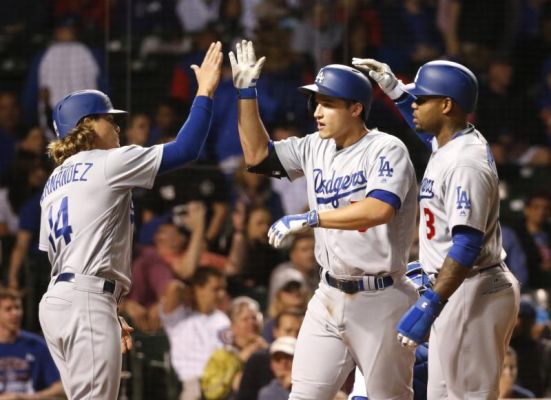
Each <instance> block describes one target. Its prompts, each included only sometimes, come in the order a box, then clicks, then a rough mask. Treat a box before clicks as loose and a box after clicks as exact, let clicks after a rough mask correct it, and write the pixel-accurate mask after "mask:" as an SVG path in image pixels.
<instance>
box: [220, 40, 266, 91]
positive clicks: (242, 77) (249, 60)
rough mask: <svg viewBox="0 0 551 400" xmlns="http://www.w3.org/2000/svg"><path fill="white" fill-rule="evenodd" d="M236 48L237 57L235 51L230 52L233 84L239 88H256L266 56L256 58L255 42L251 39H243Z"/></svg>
mask: <svg viewBox="0 0 551 400" xmlns="http://www.w3.org/2000/svg"><path fill="white" fill-rule="evenodd" d="M235 49H236V53H237V58H236V56H235V55H234V54H233V51H230V53H229V57H230V64H231V71H232V77H233V86H235V88H236V89H238V90H239V89H249V88H251V89H252V88H255V87H256V81H257V80H258V78H259V77H260V71H261V70H262V66H263V65H264V62H265V61H266V57H262V58H261V59H260V60H258V61H257V60H256V55H255V53H254V47H253V42H251V41H246V40H242V41H241V43H237V45H236V46H235Z"/></svg>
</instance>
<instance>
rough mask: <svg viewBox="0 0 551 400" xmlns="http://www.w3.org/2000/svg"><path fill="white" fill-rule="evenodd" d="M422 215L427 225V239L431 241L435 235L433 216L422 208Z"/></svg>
mask: <svg viewBox="0 0 551 400" xmlns="http://www.w3.org/2000/svg"><path fill="white" fill-rule="evenodd" d="M423 214H425V223H426V224H427V239H429V240H431V239H432V238H433V237H434V234H435V233H436V231H435V229H434V214H433V213H432V211H431V210H429V209H428V208H426V207H425V208H423Z"/></svg>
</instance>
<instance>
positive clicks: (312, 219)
mask: <svg viewBox="0 0 551 400" xmlns="http://www.w3.org/2000/svg"><path fill="white" fill-rule="evenodd" d="M307 224H308V226H310V227H312V228H317V227H318V226H320V219H319V214H318V210H311V211H308V215H307Z"/></svg>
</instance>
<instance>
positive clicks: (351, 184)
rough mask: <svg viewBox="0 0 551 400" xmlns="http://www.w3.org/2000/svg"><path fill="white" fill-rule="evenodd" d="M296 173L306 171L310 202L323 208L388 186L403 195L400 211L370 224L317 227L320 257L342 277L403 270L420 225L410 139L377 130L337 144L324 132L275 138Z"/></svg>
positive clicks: (284, 161) (286, 164) (289, 169)
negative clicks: (407, 144) (340, 145)
mask: <svg viewBox="0 0 551 400" xmlns="http://www.w3.org/2000/svg"><path fill="white" fill-rule="evenodd" d="M274 146H275V150H276V152H277V155H278V157H279V159H280V161H281V164H282V165H283V167H284V168H285V170H286V171H287V174H288V175H289V177H290V179H295V178H297V177H299V176H302V175H304V176H306V178H307V190H308V202H309V205H310V208H311V209H317V210H319V211H323V210H330V209H334V208H339V207H344V206H347V205H349V204H352V203H354V202H357V201H360V200H363V199H364V198H365V197H366V196H367V195H368V194H369V193H370V192H372V191H373V190H385V191H388V192H391V193H393V194H395V195H396V196H397V197H398V198H399V199H400V201H401V207H400V209H399V210H398V211H397V213H396V216H395V217H394V218H393V219H392V220H391V221H390V222H389V223H388V224H383V225H379V226H376V227H373V228H370V229H368V230H360V231H350V230H339V229H315V235H316V250H315V252H316V259H317V261H318V263H319V264H320V265H321V266H322V267H324V268H326V269H327V270H329V271H330V272H331V273H332V274H333V275H335V276H340V277H347V276H358V275H365V274H370V275H377V274H384V273H394V272H398V273H403V272H405V266H406V263H407V258H408V253H409V247H410V245H411V242H412V239H413V233H414V229H415V209H416V192H417V184H416V179H415V171H414V169H413V165H412V163H411V160H410V158H409V154H408V151H407V148H406V147H405V145H404V144H403V143H402V142H401V141H400V140H399V139H397V138H396V137H394V136H391V135H389V134H386V133H384V132H380V131H378V130H376V129H374V130H371V131H370V132H369V134H367V135H365V136H364V137H363V138H362V139H360V140H359V141H358V142H357V143H355V144H353V145H351V146H348V147H346V148H344V149H339V150H338V149H337V148H336V146H335V142H334V141H333V140H324V139H322V138H321V137H320V135H319V133H318V132H316V133H313V134H311V135H308V136H306V137H303V138H296V137H295V138H290V139H286V140H283V141H278V142H275V143H274Z"/></svg>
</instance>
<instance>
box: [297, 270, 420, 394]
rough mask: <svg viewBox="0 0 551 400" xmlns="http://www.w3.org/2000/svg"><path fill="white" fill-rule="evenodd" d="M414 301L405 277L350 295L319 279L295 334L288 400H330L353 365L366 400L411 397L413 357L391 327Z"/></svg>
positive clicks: (414, 295)
mask: <svg viewBox="0 0 551 400" xmlns="http://www.w3.org/2000/svg"><path fill="white" fill-rule="evenodd" d="M417 298H418V294H417V292H416V290H415V288H414V287H413V286H412V285H411V284H410V283H409V282H407V281H406V280H405V278H404V277H398V278H395V283H394V285H392V286H390V287H387V288H386V289H384V290H379V291H370V292H368V291H363V292H358V293H355V294H346V293H344V292H342V291H340V290H338V289H336V288H333V287H331V286H329V285H328V284H327V283H326V282H325V281H324V280H323V279H322V281H321V282H320V286H319V288H318V289H317V290H316V293H315V294H314V297H313V298H312V300H311V301H310V303H309V304H308V310H307V312H306V316H305V318H304V322H303V324H302V327H301V329H300V333H299V336H298V341H297V345H296V349H295V355H294V359H293V370H292V381H293V386H292V392H291V395H290V397H289V399H290V400H332V399H333V398H334V396H335V394H336V393H337V391H338V390H339V389H340V388H341V386H342V385H343V383H344V381H345V380H346V378H347V376H348V375H349V373H350V372H351V371H352V369H353V368H354V367H355V365H356V364H357V365H358V366H359V367H360V369H361V371H362V372H363V375H364V377H365V384H366V389H367V395H368V397H369V399H370V400H382V399H393V400H398V399H404V400H405V399H412V398H413V390H412V388H411V385H412V374H413V363H414V361H415V353H414V350H413V349H409V348H405V347H402V346H401V345H400V344H399V343H398V341H397V340H396V324H397V323H398V320H399V319H400V318H401V317H402V315H403V314H404V313H405V312H406V311H407V310H408V309H409V307H410V306H411V305H412V304H413V303H415V301H416V300H417Z"/></svg>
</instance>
